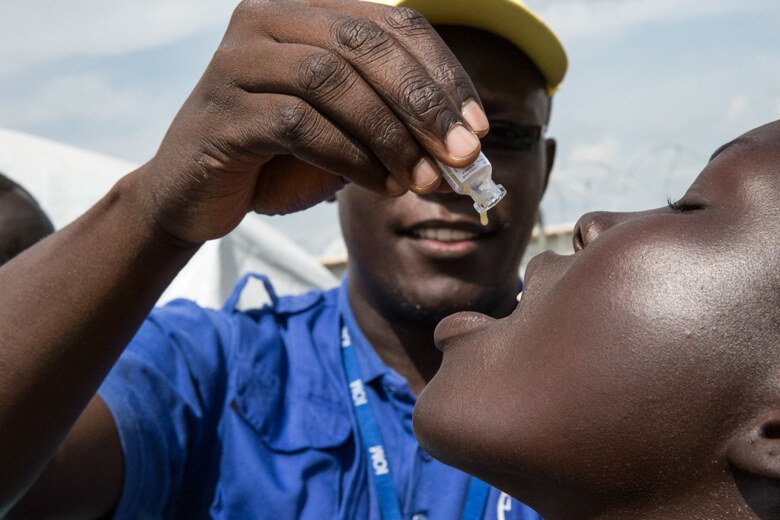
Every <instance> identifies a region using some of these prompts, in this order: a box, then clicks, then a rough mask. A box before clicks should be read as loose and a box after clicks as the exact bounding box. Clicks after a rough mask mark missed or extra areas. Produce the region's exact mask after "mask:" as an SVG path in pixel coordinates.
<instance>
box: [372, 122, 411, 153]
mask: <svg viewBox="0 0 780 520" xmlns="http://www.w3.org/2000/svg"><path fill="white" fill-rule="evenodd" d="M370 132H371V135H372V136H373V139H374V141H375V142H376V143H378V144H379V145H381V146H382V147H383V148H384V149H386V150H390V151H392V153H394V154H397V153H398V150H403V151H406V150H407V149H409V146H405V145H406V144H407V139H408V134H407V133H406V131H405V130H404V128H403V127H402V126H401V125H400V123H398V122H397V121H396V120H395V117H394V116H393V115H391V114H387V113H382V114H378V115H376V116H375V117H372V118H371V127H370Z"/></svg>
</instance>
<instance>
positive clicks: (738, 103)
mask: <svg viewBox="0 0 780 520" xmlns="http://www.w3.org/2000/svg"><path fill="white" fill-rule="evenodd" d="M749 105H750V103H749V102H748V99H747V97H745V96H736V97H735V98H733V99H732V100H731V103H730V104H729V107H728V109H727V111H726V119H727V120H728V121H729V122H732V123H735V122H738V121H740V120H741V119H742V118H743V117H744V116H745V115H746V114H747V112H748V109H749V108H750V106H749Z"/></svg>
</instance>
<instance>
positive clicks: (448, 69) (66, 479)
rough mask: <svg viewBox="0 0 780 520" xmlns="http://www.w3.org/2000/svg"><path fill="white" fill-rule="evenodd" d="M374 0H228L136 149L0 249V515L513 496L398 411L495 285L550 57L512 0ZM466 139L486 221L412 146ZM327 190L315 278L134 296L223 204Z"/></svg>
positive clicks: (225, 215)
mask: <svg viewBox="0 0 780 520" xmlns="http://www.w3.org/2000/svg"><path fill="white" fill-rule="evenodd" d="M384 3H385V4H389V6H388V5H379V4H375V3H367V2H355V1H348V0H308V1H303V0H301V1H294V0H287V1H281V0H280V1H255V2H249V1H246V2H243V3H242V4H241V5H240V6H239V7H238V8H237V9H236V12H235V14H234V16H233V19H232V20H231V23H230V27H229V28H228V31H227V33H226V35H225V37H224V39H223V41H222V43H221V45H220V47H219V49H218V50H217V52H216V53H215V56H214V58H213V60H212V62H211V64H210V65H209V67H208V68H207V70H206V72H205V73H204V76H203V78H202V79H201V80H200V82H199V83H198V85H197V86H196V87H195V89H194V91H193V93H192V95H191V96H190V98H189V99H188V100H187V102H186V103H185V105H184V106H183V107H182V109H181V111H180V112H179V114H178V115H177V117H176V119H175V120H174V121H173V123H172V125H171V128H170V130H169V131H168V134H167V135H166V137H165V139H164V140H163V142H162V144H161V146H160V149H159V151H158V153H157V154H156V155H155V157H153V158H152V159H151V160H150V161H149V162H148V163H147V164H145V165H144V166H142V167H141V168H139V169H138V170H137V171H135V172H132V173H130V174H129V175H128V176H126V177H125V178H124V179H122V180H121V181H120V182H119V183H118V184H117V185H116V186H115V187H114V188H113V189H112V190H111V192H109V194H108V195H107V196H106V197H105V198H104V199H103V200H101V201H100V202H99V203H98V204H96V206H95V207H93V208H92V209H91V210H90V211H89V212H88V213H86V214H85V215H84V216H82V217H81V218H80V219H78V220H77V221H76V222H75V223H74V224H73V225H72V226H70V227H68V228H66V229H65V230H63V231H61V232H59V233H56V234H54V235H53V236H52V237H50V238H49V239H47V240H45V241H44V242H43V243H41V244H39V245H38V246H36V247H34V248H33V249H31V250H29V251H28V252H27V253H25V254H24V255H23V256H22V257H20V258H19V259H16V260H13V261H11V262H9V263H8V264H7V265H6V266H3V267H2V268H1V269H0V286H2V287H3V288H4V290H3V292H2V294H0V330H3V332H4V333H3V335H2V337H0V364H1V365H2V366H3V367H4V376H3V378H2V379H0V396H2V399H0V424H3V431H2V434H0V435H2V437H0V467H2V468H4V477H5V478H4V479H3V480H2V482H0V516H2V515H3V514H4V513H5V512H7V511H8V510H9V509H10V508H12V507H14V506H15V505H16V506H15V507H16V509H15V510H14V511H13V512H12V513H11V516H13V515H14V514H15V515H18V516H20V517H29V516H40V515H43V514H44V513H46V514H50V513H57V514H60V515H71V516H79V517H86V516H93V517H100V516H103V515H106V514H109V513H112V514H113V515H114V516H116V517H117V518H157V517H166V518H185V519H190V518H204V517H209V516H211V517H218V518H261V519H284V518H291V519H294V518H295V519H297V518H300V519H317V520H319V519H323V518H328V519H329V518H347V519H353V518H355V519H372V520H373V519H376V520H379V519H382V520H395V519H401V518H403V519H415V520H423V519H440V520H451V519H458V518H468V519H486V518H491V519H492V518H502V519H528V518H536V514H535V513H534V512H533V511H531V510H530V509H528V508H526V507H524V506H523V505H521V504H519V503H517V502H514V501H512V500H511V499H510V498H509V497H506V496H505V495H502V494H501V493H500V492H499V491H498V490H495V489H490V488H488V487H487V486H485V485H484V484H482V483H481V482H479V481H476V480H474V479H472V478H471V477H469V476H468V475H466V474H464V473H461V472H459V471H457V470H454V469H452V468H450V467H447V466H445V465H443V464H441V463H439V462H438V461H435V460H433V459H431V457H430V456H428V454H426V453H425V452H424V451H422V450H421V448H420V447H419V446H418V445H417V443H416V441H415V439H414V436H413V433H412V425H411V418H412V408H413V405H414V402H415V399H416V395H417V394H419V392H420V391H422V389H423V388H424V386H425V383H426V382H427V381H428V380H429V379H430V378H431V377H432V376H433V374H434V373H435V372H436V370H437V368H438V366H439V363H440V361H441V358H440V353H439V352H438V351H437V350H436V349H435V348H434V346H433V340H432V338H433V329H434V327H435V326H436V323H437V322H438V320H439V319H441V318H442V317H443V316H445V315H447V314H450V313H453V312H456V311H461V310H469V309H473V310H478V311H481V312H483V313H487V314H490V315H492V316H495V317H503V316H506V315H507V314H508V313H509V312H511V310H512V309H513V307H514V302H515V295H516V294H517V290H518V282H517V278H516V276H517V268H518V265H519V262H520V258H521V256H522V253H523V251H524V249H525V247H526V245H527V242H528V239H529V235H530V231H531V228H532V226H533V223H534V216H535V214H536V212H537V210H538V206H539V202H540V199H541V197H542V194H543V192H544V189H545V187H546V184H547V179H548V175H549V172H550V168H551V166H552V161H553V156H554V151H555V144H554V142H553V141H552V140H550V139H547V138H545V137H544V128H545V126H546V124H547V121H548V118H549V108H550V95H551V94H552V92H554V91H555V89H556V88H557V87H558V84H559V83H560V81H561V79H562V77H563V75H564V73H565V69H566V57H565V54H564V52H563V49H562V48H561V46H560V43H559V42H558V40H557V39H556V37H555V36H554V35H553V34H552V33H551V32H550V30H549V29H548V28H547V27H546V26H545V25H544V24H543V23H542V22H541V21H540V20H538V19H537V18H536V17H535V16H534V15H533V14H532V13H531V12H530V11H528V9H527V8H526V7H525V6H524V5H523V4H522V3H521V2H519V1H517V0H479V1H468V0H408V1H400V2H392V1H390V2H384ZM398 6H400V7H398ZM408 7H411V8H413V9H415V10H416V11H413V10H411V9H408ZM418 12H419V13H422V14H423V15H424V16H425V17H427V19H428V20H430V22H431V23H433V24H434V25H435V26H436V30H434V29H432V28H431V26H430V25H429V24H428V22H426V20H425V19H424V18H422V17H420V16H419V15H418V14H417V13H418ZM442 40H443V41H442ZM445 43H446V45H445ZM449 49H452V51H450V50H449ZM453 53H454V54H453ZM456 57H457V59H456ZM461 63H462V65H463V67H461ZM464 69H465V70H464ZM480 138H481V139H482V141H481V150H482V151H483V152H484V153H485V155H486V156H488V157H489V159H490V160H491V161H492V163H493V179H494V180H495V181H496V182H500V183H501V184H502V185H503V186H504V187H505V188H506V190H507V195H506V197H505V198H504V200H502V201H501V202H500V203H499V204H498V205H497V206H496V207H495V209H493V210H492V211H491V213H490V222H489V224H488V225H487V226H481V225H480V223H479V218H478V215H477V213H476V212H474V210H473V208H472V206H471V201H470V199H468V198H467V197H463V196H461V195H457V194H455V193H452V192H451V190H449V189H446V188H444V187H442V186H440V179H441V172H440V169H439V166H438V164H439V163H441V164H445V165H448V166H451V167H457V168H462V167H466V166H468V165H470V164H471V163H472V162H474V160H475V159H476V158H477V156H478V154H479V151H480ZM437 161H438V162H437ZM346 181H350V182H349V183H347V182H346ZM336 192H338V200H339V211H340V215H341V222H342V227H343V231H344V237H345V241H346V243H347V247H348V250H349V253H350V265H349V271H348V275H347V277H346V278H345V280H344V281H343V283H342V285H341V286H340V287H339V288H336V289H334V290H331V291H327V292H312V293H307V294H304V295H301V296H296V297H283V298H280V297H277V296H276V295H275V294H274V292H273V288H272V287H271V286H270V284H269V283H268V282H267V281H266V280H264V279H262V277H261V278H260V280H261V281H263V283H265V284H266V289H267V292H268V295H269V300H270V303H268V304H263V303H262V302H258V304H257V305H256V306H255V308H250V309H248V310H245V309H239V307H240V306H239V301H240V300H241V295H242V289H243V287H244V286H245V284H246V283H248V282H249V281H250V278H247V279H246V280H244V281H242V283H240V284H239V286H238V287H237V288H236V291H235V293H234V295H233V296H232V297H231V298H230V299H229V300H228V302H227V303H226V304H225V307H224V309H222V310H221V311H212V310H205V309H202V308H199V307H197V306H196V305H195V304H193V303H191V302H184V301H179V302H175V303H173V304H170V305H168V306H166V307H164V308H162V309H157V310H154V311H153V312H151V314H149V309H150V307H151V306H152V305H153V302H154V301H155V300H156V298H157V296H158V295H159V293H160V292H161V291H162V290H163V289H164V288H165V286H166V284H167V283H168V282H169V281H170V280H171V279H172V277H173V276H174V275H175V274H176V272H177V271H178V270H179V269H180V268H181V267H182V266H183V265H184V264H185V263H186V262H187V260H188V259H189V258H190V257H191V256H192V254H194V252H195V251H196V250H197V248H198V247H199V245H200V244H202V243H203V242H204V241H206V240H209V239H213V238H216V237H219V236H222V235H224V234H225V233H227V232H229V231H230V230H231V229H232V228H233V227H235V226H236V225H237V224H238V222H239V221H240V220H241V218H242V217H243V216H244V215H245V214H246V212H247V211H251V210H254V211H258V212H260V213H267V214H273V213H286V212H291V211H297V210H300V209H303V208H305V207H308V206H310V205H312V204H316V203H318V202H320V201H322V200H325V199H328V198H330V197H332V196H333V195H334V194H335V193H336ZM388 195H390V196H392V197H388ZM51 287H57V289H58V291H57V294H58V295H59V296H58V297H57V298H55V299H53V300H52V299H51V298H49V297H46V298H44V296H43V295H50V294H51V290H50V288H51ZM31 315H34V316H35V317H36V323H37V326H36V327H35V330H34V331H32V332H30V330H29V329H30V327H25V326H24V324H25V323H26V320H28V319H29V316H31ZM474 370H475V371H481V370H483V368H482V367H479V366H475V367H474ZM481 375H482V376H483V377H485V378H489V377H491V374H489V373H484V374H481ZM462 398H463V399H464V400H466V399H469V398H470V396H469V395H463V396H462ZM63 439H64V441H63ZM463 450H464V454H465V456H470V457H474V458H479V456H480V454H479V453H476V452H475V453H471V452H469V447H468V446H464V447H463ZM21 497H24V498H23V499H22V498H21ZM20 499H21V500H20Z"/></svg>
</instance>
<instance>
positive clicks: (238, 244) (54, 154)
mask: <svg viewBox="0 0 780 520" xmlns="http://www.w3.org/2000/svg"><path fill="white" fill-rule="evenodd" d="M135 167H136V165H134V164H132V163H129V162H127V161H123V160H120V159H116V158H113V157H109V156H105V155H100V154H97V153H93V152H88V151H86V150H81V149H78V148H75V147H72V146H68V145H64V144H61V143H56V142H53V141H49V140H46V139H41V138H39V137H35V136H31V135H29V134H25V133H22V132H17V131H12V130H6V129H1V128H0V172H2V173H3V174H5V175H6V176H7V177H9V178H11V179H13V180H15V181H16V182H18V183H19V184H21V185H22V186H24V187H25V188H26V189H27V190H28V191H29V192H30V193H31V194H32V195H33V196H34V197H35V198H36V199H37V200H38V202H39V203H40V205H41V207H42V208H43V209H44V210H45V211H46V212H47V214H48V215H49V217H50V218H51V220H52V222H53V223H54V225H55V227H56V228H58V229H59V228H61V227H63V226H65V225H67V224H68V223H69V222H71V221H72V220H73V219H75V218H76V217H78V216H79V215H81V214H82V213H83V212H84V211H86V210H87V209H88V208H89V207H90V206H91V205H92V204H94V203H95V202H96V201H98V200H99V199H100V198H101V197H102V196H103V195H104V194H105V193H106V192H107V191H108V190H109V188H110V187H111V186H112V185H113V184H114V183H115V182H116V181H117V180H118V179H119V178H120V177H121V176H122V175H124V174H126V173H128V172H130V171H132V170H133V169H134V168H135ZM245 272H258V273H262V274H265V275H267V276H268V277H269V278H270V279H271V281H272V282H273V284H274V287H275V288H276V290H277V292H278V293H279V294H295V293H299V292H303V291H306V290H309V289H315V288H319V289H325V288H329V287H332V286H333V285H335V284H336V283H337V282H338V281H337V279H336V278H335V277H334V276H333V275H332V274H331V273H330V271H328V270H327V269H326V268H325V267H323V266H322V265H321V264H320V263H319V262H318V261H317V260H316V259H314V258H313V257H312V256H310V255H309V254H308V253H306V252H305V251H304V250H303V249H301V248H300V247H299V246H298V245H296V244H295V243H293V242H292V241H290V240H289V239H288V238H286V237H285V236H283V235H281V234H280V233H279V232H277V231H276V230H274V229H273V228H271V227H270V226H269V225H268V224H266V223H265V222H263V221H261V220H260V218H259V217H257V216H256V215H249V216H247V218H245V219H244V221H243V222H242V223H241V225H240V226H239V227H238V228H236V230H234V231H233V232H232V233H231V234H230V235H228V236H227V237H225V238H222V239H220V240H214V241H212V242H209V243H207V244H205V245H204V246H203V247H202V248H201V250H200V251H198V253H197V254H196V255H195V257H194V258H193V259H192V260H191V261H190V262H189V264H187V266H186V267H185V268H184V269H183V270H182V271H181V273H179V275H178V276H177V277H176V279H175V280H174V281H173V282H172V283H171V285H170V286H169V287H168V289H167V290H166V291H165V293H164V294H163V296H162V297H161V299H160V303H164V302H167V301H170V300H172V299H174V298H179V297H183V298H189V299H192V300H195V301H197V302H198V303H199V304H201V305H204V306H207V307H219V306H221V305H222V302H223V301H224V300H225V298H226V297H227V295H228V294H229V292H230V290H231V289H232V287H233V285H234V284H235V282H236V281H237V280H238V279H239V278H240V276H241V275H242V274H244V273H245Z"/></svg>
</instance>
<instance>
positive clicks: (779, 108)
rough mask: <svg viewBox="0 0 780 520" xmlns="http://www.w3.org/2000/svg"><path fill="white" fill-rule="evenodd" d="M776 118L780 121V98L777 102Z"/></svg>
mask: <svg viewBox="0 0 780 520" xmlns="http://www.w3.org/2000/svg"><path fill="white" fill-rule="evenodd" d="M775 117H776V118H778V119H780V98H777V99H776V100H775Z"/></svg>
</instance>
